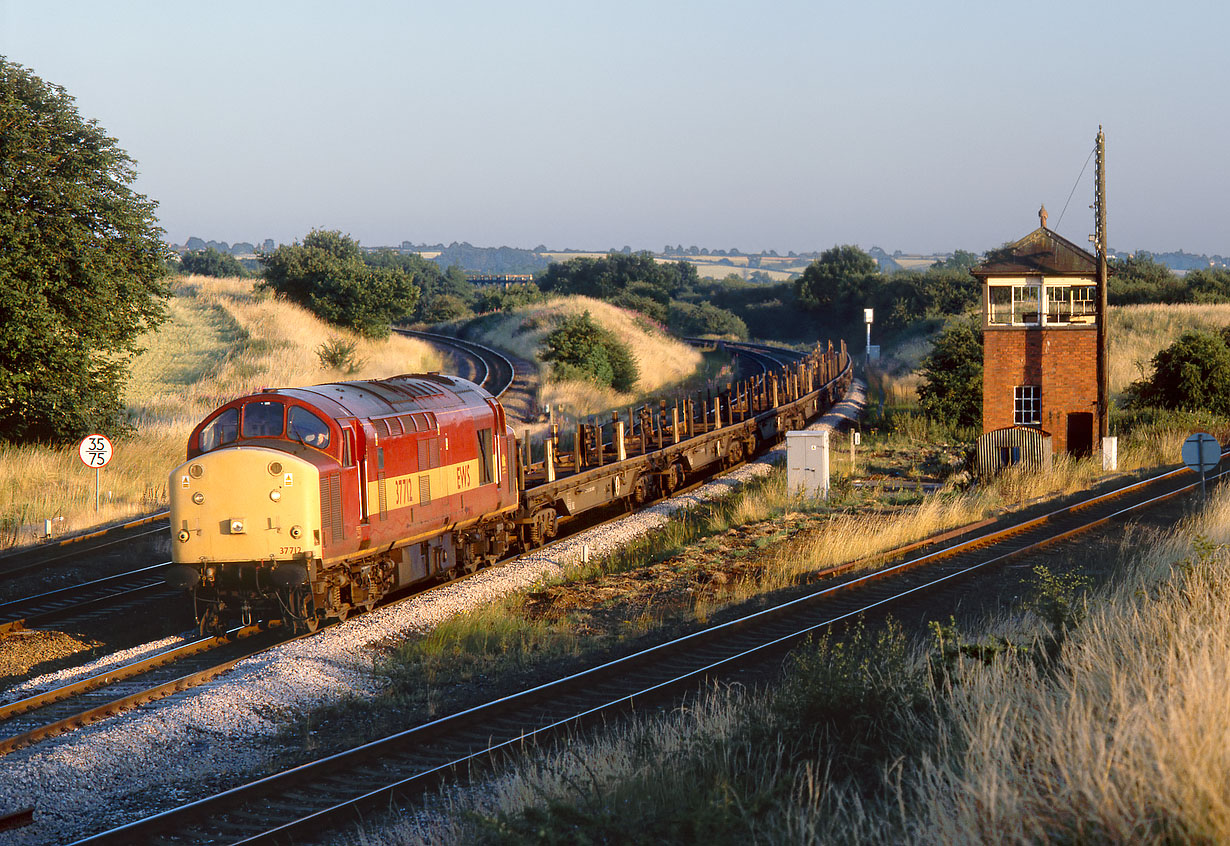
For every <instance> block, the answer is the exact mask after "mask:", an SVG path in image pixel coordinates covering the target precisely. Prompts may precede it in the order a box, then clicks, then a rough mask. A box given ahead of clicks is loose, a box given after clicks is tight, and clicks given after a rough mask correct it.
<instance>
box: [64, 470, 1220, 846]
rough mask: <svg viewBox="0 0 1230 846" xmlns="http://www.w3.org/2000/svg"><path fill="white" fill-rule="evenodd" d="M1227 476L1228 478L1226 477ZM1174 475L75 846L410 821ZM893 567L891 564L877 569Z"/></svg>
mask: <svg viewBox="0 0 1230 846" xmlns="http://www.w3.org/2000/svg"><path fill="white" fill-rule="evenodd" d="M1223 475H1224V474H1223ZM1198 484H1199V483H1198V482H1194V481H1193V476H1192V474H1191V473H1190V471H1186V470H1177V471H1171V472H1168V473H1164V474H1161V475H1159V476H1156V477H1153V478H1151V479H1147V480H1145V481H1142V482H1137V483H1133V484H1130V485H1125V486H1123V487H1121V488H1118V489H1115V490H1113V491H1110V492H1106V493H1102V494H1099V495H1096V496H1091V497H1088V498H1085V499H1083V500H1081V501H1079V502H1076V503H1074V504H1071V505H1068V506H1066V507H1064V508H1060V509H1056V510H1054V511H1052V512H1050V513H1048V514H1045V515H1042V516H1040V517H1036V518H1033V519H1030V520H1026V521H1024V522H1022V523H1020V524H1017V525H1013V526H1009V527H1006V528H1003V529H999V530H987V531H981V529H980V528H974V529H972V530H971V531H968V532H966V533H965V535H964V536H963V537H959V538H956V539H951V541H950V542H948V543H946V545H944V546H943V547H942V548H940V549H937V550H934V551H930V552H924V553H923V554H918V555H905V556H903V555H900V554H898V555H896V556H895V557H893V558H891V559H888V560H887V561H885V562H884V563H881V565H880V566H878V567H876V568H874V569H872V570H870V571H866V572H862V571H860V572H858V573H852V571H853V570H854V568H855V567H857V566H866V563H867V562H856V564H851V565H844V566H843V567H840V568H834V569H832V570H830V571H828V573H827V575H829V576H831V577H833V578H832V580H831V581H830V582H828V583H826V585H825V586H824V587H821V588H819V589H816V590H814V591H812V592H811V593H809V594H807V595H805V596H802V597H799V598H796V599H794V600H791V601H789V602H785V603H782V604H780V605H777V606H775V607H773V608H768V609H765V610H762V611H759V612H757V613H754V614H751V615H748V616H745V617H742V618H740V619H737V620H732V621H730V622H727V623H723V624H721V625H716V626H712V627H709V628H706V629H702V630H700V631H697V632H694V633H692V634H689V635H687V636H685V637H682V638H678V639H675V640H672V641H669V642H666V643H663V644H660V645H658V646H654V647H651V648H648V649H644V650H641V651H639V652H636V653H634V654H631V655H628V656H626V657H623V658H619V659H617V660H614V661H610V662H607V663H604V664H601V665H599V666H595V667H591V668H589V669H586V670H583V671H581V672H578V673H575V674H573V675H570V676H567V677H565V678H562V679H559V680H557V681H555V682H551V683H549V684H545V685H540V686H538V687H534V688H531V689H529V690H525V691H522V692H520V693H516V694H513V695H510V696H505V697H502V698H500V699H497V700H494V701H492V702H489V703H486V704H484V705H480V706H478V707H475V708H470V709H468V710H465V711H462V712H460V713H457V714H454V715H451V716H448V717H445V718H443V719H439V720H434V721H432V722H429V723H426V724H423V725H420V726H417V727H414V728H412V729H409V730H408V731H405V732H402V733H399V734H396V735H393V736H391V737H388V738H384V739H382V740H379V741H375V742H372V743H368V744H366V745H364V746H361V747H358V748H356V749H352V750H349V751H346V752H343V753H341V754H338V755H334V756H330V757H328V758H323V759H320V760H318V761H316V762H313V763H310V764H306V765H303V766H300V767H296V768H295V769H292V770H289V771H287V772H283V773H279V774H276V775H273V776H269V777H267V778H264V779H260V780H258V781H255V782H252V783H250V784H247V785H243V786H241V787H237V788H234V789H232V790H228V791H225V792H223V793H220V794H217V795H215V796H211V797H208V798H205V799H201V800H199V801H197V802H193V803H191V804H188V805H185V806H182V807H180V808H177V809H174V810H172V811H167V812H165V813H162V814H158V815H156V816H153V817H150V818H148V819H145V820H140V821H137V822H134V823H131V824H129V825H126V826H122V827H120V828H116V829H113V830H111V831H108V832H104V833H102V834H99V835H96V836H94V837H91V838H88V839H86V840H82V841H79V843H93V844H101V843H125V844H128V843H152V842H158V843H168V842H217V843H289V842H294V841H295V840H296V839H298V840H302V839H303V838H305V837H308V836H316V837H317V838H319V836H320V835H321V832H323V831H326V830H328V827H329V826H334V825H344V824H348V823H351V822H353V821H355V820H356V819H357V818H358V817H359V815H362V814H368V813H375V812H379V811H381V810H387V809H389V808H390V807H393V808H396V807H400V806H401V805H402V804H404V803H407V802H410V801H412V800H413V798H414V797H415V796H417V795H420V794H421V793H422V792H423V791H425V790H427V789H429V788H431V787H432V786H434V785H436V784H438V783H439V782H441V781H443V780H446V779H452V778H456V777H458V774H464V773H466V772H468V771H470V770H471V768H474V769H476V770H478V771H482V770H483V769H484V768H485V767H487V766H488V765H489V764H490V762H492V761H494V760H499V758H500V757H501V756H502V755H504V754H506V753H511V752H513V751H515V750H516V749H517V748H518V747H520V746H522V745H524V744H527V743H537V742H540V741H545V740H548V739H551V738H557V737H559V736H561V734H562V733H563V732H565V731H568V730H573V729H575V728H577V727H580V726H585V725H589V724H592V723H595V722H596V721H600V720H603V719H607V718H611V717H614V716H617V715H619V714H622V713H624V712H626V711H628V710H629V709H631V708H633V707H637V708H640V709H642V710H643V709H644V708H647V707H654V706H656V705H658V704H661V703H663V702H667V701H673V700H674V699H675V698H676V697H678V696H681V695H683V694H685V693H686V692H688V691H692V690H695V689H696V687H697V685H698V684H700V683H701V682H703V681H704V680H708V679H713V678H727V677H729V676H730V675H731V674H733V673H736V672H738V671H739V670H740V669H743V668H749V667H752V668H754V667H760V666H764V665H765V664H766V663H767V662H769V661H776V660H778V659H779V658H780V656H782V655H783V654H784V653H785V652H786V651H788V650H789V649H790V648H792V647H793V646H795V645H797V644H799V643H800V642H802V641H803V640H804V639H806V638H807V637H808V636H810V635H812V634H814V633H816V632H821V631H824V630H827V629H829V628H830V627H832V626H835V625H840V624H842V623H844V622H846V621H849V620H851V619H853V618H855V617H857V616H858V615H860V614H865V613H875V612H884V611H886V610H888V609H890V608H893V607H896V606H898V605H900V604H903V603H909V602H917V601H918V600H919V598H920V597H923V596H926V595H928V594H929V593H935V592H942V591H944V590H947V589H949V588H952V586H953V585H955V584H957V583H958V582H959V581H960V580H961V579H963V578H966V577H969V576H971V575H973V574H975V573H978V572H979V571H985V570H987V569H989V568H992V567H995V566H996V565H999V564H1001V563H1003V562H1005V561H1007V560H1010V559H1014V558H1018V557H1020V556H1022V555H1025V554H1028V553H1030V552H1033V551H1036V550H1039V549H1041V548H1043V547H1046V546H1049V545H1051V544H1055V543H1058V542H1061V541H1064V540H1068V539H1071V538H1073V537H1076V536H1078V535H1080V534H1082V533H1084V532H1088V531H1090V530H1091V529H1093V528H1095V527H1098V526H1102V525H1105V524H1106V523H1108V522H1110V521H1112V520H1116V519H1122V518H1124V517H1127V516H1130V515H1131V514H1134V513H1138V512H1140V511H1142V510H1144V509H1147V508H1149V507H1151V506H1153V505H1156V504H1158V503H1160V502H1163V501H1165V500H1168V499H1170V498H1173V497H1175V496H1179V495H1182V494H1184V493H1187V492H1189V491H1191V490H1193V489H1194V488H1196V487H1198ZM880 558H881V559H882V560H883V558H884V557H883V556H881V557H880Z"/></svg>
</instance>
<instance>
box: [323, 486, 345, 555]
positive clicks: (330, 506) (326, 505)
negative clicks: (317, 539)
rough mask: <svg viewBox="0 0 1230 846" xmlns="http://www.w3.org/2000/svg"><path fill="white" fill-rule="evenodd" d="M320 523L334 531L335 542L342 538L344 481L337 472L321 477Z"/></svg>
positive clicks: (333, 538)
mask: <svg viewBox="0 0 1230 846" xmlns="http://www.w3.org/2000/svg"><path fill="white" fill-rule="evenodd" d="M320 525H321V527H322V528H327V529H328V530H329V531H330V532H332V537H331V539H332V541H333V542H334V543H337V542H338V541H340V540H341V539H342V537H343V534H342V533H343V531H344V527H343V525H342V482H341V479H340V478H339V477H338V474H337V473H330V474H328V475H327V476H321V477H320Z"/></svg>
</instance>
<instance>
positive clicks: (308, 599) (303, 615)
mask: <svg viewBox="0 0 1230 846" xmlns="http://www.w3.org/2000/svg"><path fill="white" fill-rule="evenodd" d="M292 601H293V603H294V604H293V605H292V606H291V607H293V608H294V610H295V631H299V630H300V629H302V630H303V631H305V632H308V633H309V634H310V633H311V632H314V631H316V629H317V627H318V626H319V625H320V620H318V619H317V618H316V609H315V607H314V606H313V603H312V594H311V593H309V592H308V591H306V590H297V591H295V593H294V596H293V599H292Z"/></svg>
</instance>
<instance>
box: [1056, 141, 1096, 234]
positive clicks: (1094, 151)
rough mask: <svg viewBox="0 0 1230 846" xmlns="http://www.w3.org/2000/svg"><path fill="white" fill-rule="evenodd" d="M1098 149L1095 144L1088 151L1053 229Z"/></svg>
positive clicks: (1057, 225) (1065, 211)
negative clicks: (1087, 156) (1087, 155)
mask: <svg viewBox="0 0 1230 846" xmlns="http://www.w3.org/2000/svg"><path fill="white" fill-rule="evenodd" d="M1097 151H1098V147H1097V145H1096V144H1095V145H1094V146H1093V149H1092V150H1090V151H1089V158H1087V159H1085V165H1084V167H1082V168H1081V172H1080V176H1078V177H1076V182H1074V183H1073V184H1072V190H1071V191H1069V192H1068V199H1067V202H1065V203H1064V204H1063V211H1061V212H1060V213H1059V220H1057V221H1055V229H1058V228H1059V224H1061V223H1063V216H1064V214H1066V213H1067V211H1068V203H1070V202H1072V195H1073V194H1075V193H1076V186H1077V185H1080V184H1081V177H1082V176H1084V175H1085V169H1086V168H1088V167H1089V160H1090V159H1092V158H1093V154H1094V153H1096V152H1097Z"/></svg>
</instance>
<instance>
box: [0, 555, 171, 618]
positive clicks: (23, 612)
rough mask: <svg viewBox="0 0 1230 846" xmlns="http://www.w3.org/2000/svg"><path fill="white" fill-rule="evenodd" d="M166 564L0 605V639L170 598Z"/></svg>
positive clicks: (154, 565)
mask: <svg viewBox="0 0 1230 846" xmlns="http://www.w3.org/2000/svg"><path fill="white" fill-rule="evenodd" d="M166 566H167V562H164V563H162V564H153V565H151V566H148V567H141V568H139V569H137V570H132V571H129V572H127V573H119V574H117V575H114V576H107V577H105V578H102V579H95V580H93V581H89V582H84V583H82V584H78V585H71V586H69V587H64V588H60V589H58V590H52V591H47V592H45V593H41V594H37V595H35V596H28V597H24V598H22V599H17V600H13V601H12V602H5V603H2V604H0V635H2V634H7V633H8V632H14V631H20V630H21V629H29V628H33V627H35V626H43V625H47V624H49V623H53V622H62V621H64V620H66V619H71V618H77V617H81V616H83V615H92V614H101V613H104V612H105V613H109V614H113V613H115V612H116V610H117V606H121V605H122V606H125V607H127V606H130V605H131V604H133V603H135V602H137V601H145V600H148V599H152V598H154V597H157V596H159V595H167V596H169V595H171V594H172V593H173V591H171V590H169V589H168V588H167V586H166V584H165V583H164V581H163V570H164V568H165V567H166Z"/></svg>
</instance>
